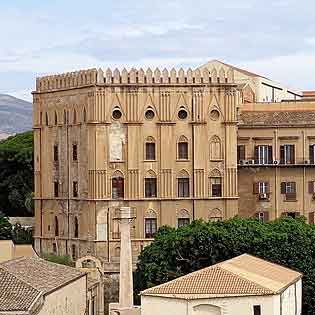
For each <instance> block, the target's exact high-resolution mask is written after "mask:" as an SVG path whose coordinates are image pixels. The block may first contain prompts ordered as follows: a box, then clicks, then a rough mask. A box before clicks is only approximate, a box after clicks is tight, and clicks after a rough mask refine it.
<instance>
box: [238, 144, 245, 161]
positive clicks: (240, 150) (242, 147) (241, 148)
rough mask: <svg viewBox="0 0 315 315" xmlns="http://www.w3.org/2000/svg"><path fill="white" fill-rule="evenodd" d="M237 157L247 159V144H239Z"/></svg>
mask: <svg viewBox="0 0 315 315" xmlns="http://www.w3.org/2000/svg"><path fill="white" fill-rule="evenodd" d="M237 149H238V151H237V157H238V161H240V160H245V145H243V144H242V145H238V146H237Z"/></svg>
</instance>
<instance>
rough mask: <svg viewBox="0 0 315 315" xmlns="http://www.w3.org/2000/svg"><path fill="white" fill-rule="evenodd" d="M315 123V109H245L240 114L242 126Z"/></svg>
mask: <svg viewBox="0 0 315 315" xmlns="http://www.w3.org/2000/svg"><path fill="white" fill-rule="evenodd" d="M310 123H311V124H315V112H314V111H298V110H295V111H243V112H241V114H240V121H239V125H240V127H241V126H242V125H246V126H279V125H285V126H288V125H305V124H310Z"/></svg>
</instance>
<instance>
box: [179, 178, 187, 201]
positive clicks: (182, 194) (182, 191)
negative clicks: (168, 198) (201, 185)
mask: <svg viewBox="0 0 315 315" xmlns="http://www.w3.org/2000/svg"><path fill="white" fill-rule="evenodd" d="M177 197H178V198H189V197H190V178H189V177H178V178H177Z"/></svg>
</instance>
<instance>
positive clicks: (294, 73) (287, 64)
mask: <svg viewBox="0 0 315 315" xmlns="http://www.w3.org/2000/svg"><path fill="white" fill-rule="evenodd" d="M240 66H241V67H244V68H246V69H249V70H250V71H253V72H255V73H259V74H261V75H264V76H267V77H269V78H271V79H273V80H275V81H279V82H281V83H283V84H287V85H288V86H291V87H293V88H296V89H314V88H315V81H314V73H315V51H314V52H312V51H311V52H308V53H304V52H301V53H298V54H294V55H288V56H276V57H273V58H268V59H258V60H252V61H247V62H243V63H242V64H240Z"/></svg>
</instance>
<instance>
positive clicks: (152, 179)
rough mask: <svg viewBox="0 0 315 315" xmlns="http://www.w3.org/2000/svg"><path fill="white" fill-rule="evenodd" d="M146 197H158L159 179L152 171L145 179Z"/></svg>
mask: <svg viewBox="0 0 315 315" xmlns="http://www.w3.org/2000/svg"><path fill="white" fill-rule="evenodd" d="M144 196H145V198H155V197H157V179H156V174H155V173H154V172H153V171H152V170H151V171H149V172H147V174H146V176H145V179H144Z"/></svg>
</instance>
